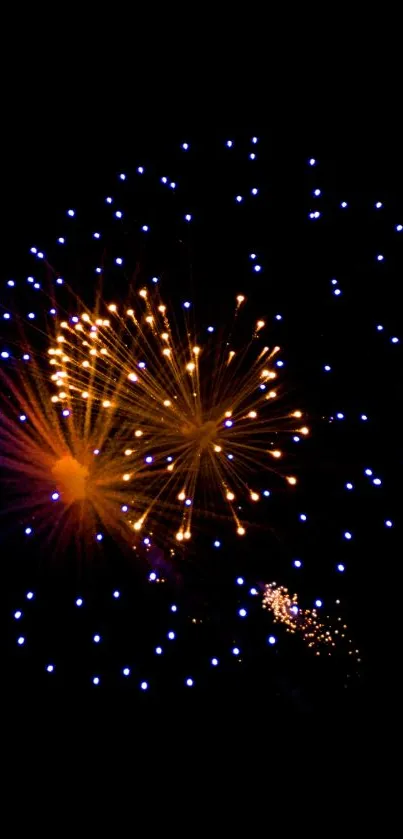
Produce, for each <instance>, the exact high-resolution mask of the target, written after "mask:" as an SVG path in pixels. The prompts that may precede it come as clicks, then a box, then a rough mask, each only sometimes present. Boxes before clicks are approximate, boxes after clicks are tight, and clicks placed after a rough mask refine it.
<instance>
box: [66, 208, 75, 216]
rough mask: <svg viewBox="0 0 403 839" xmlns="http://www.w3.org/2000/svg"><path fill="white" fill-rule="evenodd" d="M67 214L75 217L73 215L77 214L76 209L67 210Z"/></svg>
mask: <svg viewBox="0 0 403 839" xmlns="http://www.w3.org/2000/svg"><path fill="white" fill-rule="evenodd" d="M67 215H68V216H70V218H73V216H74V215H75V211H74V210H67Z"/></svg>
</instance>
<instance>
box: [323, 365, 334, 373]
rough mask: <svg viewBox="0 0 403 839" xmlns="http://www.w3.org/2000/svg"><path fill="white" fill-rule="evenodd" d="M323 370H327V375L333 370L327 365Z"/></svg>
mask: <svg viewBox="0 0 403 839" xmlns="http://www.w3.org/2000/svg"><path fill="white" fill-rule="evenodd" d="M323 369H324V370H326V373H329V372H330V370H331V369H332V368H331V367H330V366H329V364H325V366H324V368H323Z"/></svg>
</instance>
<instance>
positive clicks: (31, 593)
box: [26, 591, 35, 600]
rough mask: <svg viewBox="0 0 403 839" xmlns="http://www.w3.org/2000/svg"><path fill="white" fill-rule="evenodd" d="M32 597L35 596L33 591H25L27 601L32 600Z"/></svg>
mask: <svg viewBox="0 0 403 839" xmlns="http://www.w3.org/2000/svg"><path fill="white" fill-rule="evenodd" d="M34 596H35V595H34V593H33V591H27V594H26V598H27V600H33V599H34Z"/></svg>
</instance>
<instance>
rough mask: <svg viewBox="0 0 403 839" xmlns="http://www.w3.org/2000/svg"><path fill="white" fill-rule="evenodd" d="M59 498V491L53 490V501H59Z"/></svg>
mask: <svg viewBox="0 0 403 839" xmlns="http://www.w3.org/2000/svg"><path fill="white" fill-rule="evenodd" d="M58 498H60V496H59V493H58V492H52V501H57V499H58Z"/></svg>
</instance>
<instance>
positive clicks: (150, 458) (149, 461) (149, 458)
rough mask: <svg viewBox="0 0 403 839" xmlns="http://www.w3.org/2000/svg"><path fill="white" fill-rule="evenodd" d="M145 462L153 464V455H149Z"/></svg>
mask: <svg viewBox="0 0 403 839" xmlns="http://www.w3.org/2000/svg"><path fill="white" fill-rule="evenodd" d="M145 460H146V463H152V462H153V459H152V456H151V455H148V456H147V457H146V459H145Z"/></svg>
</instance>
